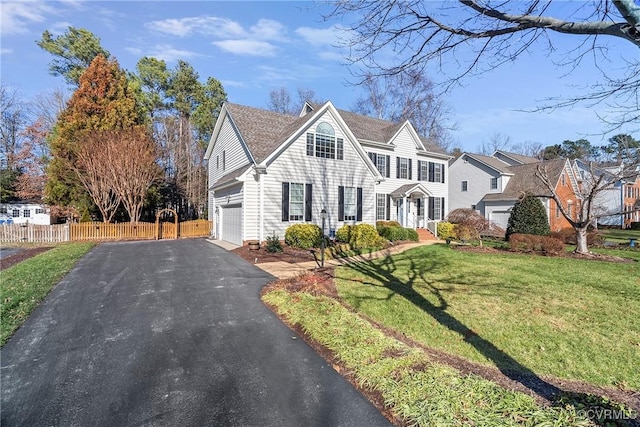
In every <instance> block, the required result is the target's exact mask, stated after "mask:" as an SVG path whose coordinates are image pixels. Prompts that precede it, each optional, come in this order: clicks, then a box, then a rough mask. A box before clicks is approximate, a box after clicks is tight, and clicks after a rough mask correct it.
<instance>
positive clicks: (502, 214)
mask: <svg viewBox="0 0 640 427" xmlns="http://www.w3.org/2000/svg"><path fill="white" fill-rule="evenodd" d="M510 216H511V212H509V211H493V212H491V216H490V218H489V220H490V221H491V222H493V223H494V224H495V225H497V226H498V227H500V228H503V229H505V230H506V229H507V224H508V223H509V217H510Z"/></svg>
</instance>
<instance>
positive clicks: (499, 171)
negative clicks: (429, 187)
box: [449, 151, 579, 231]
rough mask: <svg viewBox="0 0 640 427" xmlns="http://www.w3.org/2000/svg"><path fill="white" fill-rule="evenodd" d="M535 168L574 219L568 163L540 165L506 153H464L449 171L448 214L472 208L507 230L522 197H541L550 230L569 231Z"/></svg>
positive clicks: (573, 180) (572, 177) (574, 201)
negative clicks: (546, 177)
mask: <svg viewBox="0 0 640 427" xmlns="http://www.w3.org/2000/svg"><path fill="white" fill-rule="evenodd" d="M538 166H541V167H543V168H546V170H547V173H548V175H549V178H550V179H551V182H552V183H554V185H555V191H556V193H557V194H558V196H559V197H560V198H561V199H562V200H563V203H565V205H564V206H565V207H566V209H567V211H568V212H569V214H570V215H572V216H573V218H576V215H577V208H578V203H579V198H578V197H577V195H576V194H577V192H578V187H577V185H578V181H577V179H576V177H575V174H574V170H573V168H572V166H571V162H569V161H568V160H566V159H557V160H549V161H544V162H540V161H539V160H537V159H535V158H533V157H527V156H522V155H518V154H513V153H507V152H505V151H496V152H495V153H494V154H493V155H491V156H482V155H478V154H471V153H463V154H462V155H461V156H460V157H459V158H458V159H456V161H455V162H453V163H452V164H451V166H450V167H449V176H450V178H451V179H450V181H449V197H450V200H451V202H450V208H451V209H450V210H453V209H456V208H472V209H475V210H477V211H478V212H480V213H481V214H482V215H483V216H484V217H485V218H486V219H488V220H489V221H491V222H492V223H494V224H495V225H497V226H499V227H502V228H504V229H506V227H507V222H508V220H509V217H510V216H511V210H512V209H513V206H514V205H515V203H516V201H517V200H518V199H519V198H520V197H521V196H522V195H523V194H524V193H527V192H529V193H532V194H535V195H537V196H540V198H541V201H542V203H543V204H544V206H545V208H546V209H547V215H548V216H549V225H550V227H551V229H552V230H554V231H555V230H560V229H562V228H568V227H570V224H569V222H568V221H567V220H566V219H565V218H564V216H562V214H561V213H560V209H558V207H557V206H556V203H555V201H554V200H552V199H551V192H550V191H549V190H548V189H547V188H546V186H545V185H544V184H543V182H542V181H541V180H540V178H538V177H537V176H536V172H537V171H538Z"/></svg>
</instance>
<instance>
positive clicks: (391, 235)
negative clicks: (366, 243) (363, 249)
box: [378, 225, 407, 242]
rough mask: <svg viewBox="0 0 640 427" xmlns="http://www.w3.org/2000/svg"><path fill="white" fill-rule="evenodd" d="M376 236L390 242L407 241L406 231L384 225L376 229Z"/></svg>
mask: <svg viewBox="0 0 640 427" xmlns="http://www.w3.org/2000/svg"><path fill="white" fill-rule="evenodd" d="M378 234H379V235H380V236H381V237H383V238H385V239H387V240H388V241H390V242H396V241H398V240H406V239H407V232H406V229H404V228H402V227H395V226H393V227H389V226H386V225H382V226H379V227H378Z"/></svg>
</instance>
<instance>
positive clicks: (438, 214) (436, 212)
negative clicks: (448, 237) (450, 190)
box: [432, 197, 442, 220]
mask: <svg viewBox="0 0 640 427" xmlns="http://www.w3.org/2000/svg"><path fill="white" fill-rule="evenodd" d="M432 200H433V218H432V219H433V220H439V219H442V199H441V198H440V197H433V198H432Z"/></svg>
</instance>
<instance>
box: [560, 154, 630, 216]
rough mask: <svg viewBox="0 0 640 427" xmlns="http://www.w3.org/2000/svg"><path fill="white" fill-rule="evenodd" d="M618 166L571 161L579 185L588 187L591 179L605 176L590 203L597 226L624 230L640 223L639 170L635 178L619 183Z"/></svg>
mask: <svg viewBox="0 0 640 427" xmlns="http://www.w3.org/2000/svg"><path fill="white" fill-rule="evenodd" d="M620 167H621V166H610V167H598V166H596V165H594V164H593V163H588V162H584V161H581V160H574V162H573V168H574V170H575V173H576V176H577V177H578V180H579V185H580V186H590V185H592V182H593V179H597V178H598V177H600V176H603V175H604V176H603V181H604V188H603V189H602V190H601V191H599V192H598V194H597V195H596V196H595V197H594V200H593V204H592V206H593V208H592V209H593V213H594V215H595V216H596V217H597V219H596V225H597V226H603V225H604V226H610V227H620V228H627V227H629V226H630V225H631V223H632V222H638V221H640V170H639V171H638V173H639V174H638V175H636V176H635V177H631V178H628V179H626V180H621V179H620V177H619V175H620V171H621V169H620ZM587 188H588V187H587Z"/></svg>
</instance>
